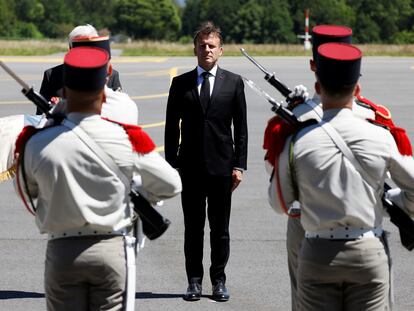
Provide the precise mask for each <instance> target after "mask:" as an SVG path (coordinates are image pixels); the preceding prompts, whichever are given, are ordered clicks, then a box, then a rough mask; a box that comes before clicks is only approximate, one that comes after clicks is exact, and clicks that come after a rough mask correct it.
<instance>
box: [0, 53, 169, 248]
mask: <svg viewBox="0 0 414 311" xmlns="http://www.w3.org/2000/svg"><path fill="white" fill-rule="evenodd" d="M0 66H1V67H2V68H3V69H4V70H5V71H6V72H7V73H8V74H9V75H10V76H11V77H12V78H13V79H14V80H16V81H17V83H19V84H20V85H21V86H22V87H23V89H22V93H23V94H24V95H25V96H26V97H27V99H29V100H30V101H31V102H32V103H34V104H35V105H36V107H38V108H39V110H40V111H42V112H43V113H44V114H45V115H46V117H47V118H54V117H55V116H54V115H52V114H51V113H50V110H51V109H52V107H53V106H52V105H51V104H50V103H49V102H48V101H47V100H46V99H45V98H44V97H43V96H42V95H41V94H39V93H38V92H36V91H34V89H33V87H29V85H28V84H27V83H26V82H24V81H23V80H22V79H20V77H18V76H17V75H16V74H15V73H14V72H13V71H12V70H11V69H10V68H9V67H8V66H7V65H6V64H5V63H4V62H3V61H1V60H0ZM58 117H59V118H60V117H61V116H58ZM130 197H131V202H132V203H133V204H134V211H135V212H136V213H137V214H138V215H139V216H140V219H141V221H142V229H143V232H144V234H145V235H146V236H147V237H148V238H149V239H150V240H154V239H156V238H158V237H160V236H161V235H162V234H163V233H164V232H165V231H166V230H167V229H168V226H169V225H170V223H171V222H170V221H169V220H168V219H167V218H164V217H163V216H162V215H161V214H160V213H158V211H157V210H156V209H155V208H154V207H153V206H152V205H151V204H150V203H149V202H148V200H146V199H145V198H144V197H143V196H142V195H140V194H139V192H137V191H133V190H131V193H130Z"/></svg>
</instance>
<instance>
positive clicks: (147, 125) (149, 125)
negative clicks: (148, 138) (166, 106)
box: [140, 121, 165, 129]
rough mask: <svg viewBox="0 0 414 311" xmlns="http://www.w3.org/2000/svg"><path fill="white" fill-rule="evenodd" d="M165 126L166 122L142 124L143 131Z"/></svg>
mask: <svg viewBox="0 0 414 311" xmlns="http://www.w3.org/2000/svg"><path fill="white" fill-rule="evenodd" d="M163 125H165V121H161V122H157V123H148V124H142V125H140V127H142V128H143V129H147V128H151V127H158V126H163Z"/></svg>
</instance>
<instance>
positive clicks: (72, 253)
mask: <svg viewBox="0 0 414 311" xmlns="http://www.w3.org/2000/svg"><path fill="white" fill-rule="evenodd" d="M125 256H126V254H125V247H124V240H123V237H122V236H90V237H82V238H78V237H75V238H64V239H56V240H49V241H48V243H47V250H46V262H45V292H46V303H47V310H49V311H61V310H62V311H63V310H68V311H69V310H71V311H74V310H76V311H92V310H111V311H114V310H122V309H123V307H124V304H125V301H124V300H125V299H124V296H125V287H126V273H127V271H126V258H125Z"/></svg>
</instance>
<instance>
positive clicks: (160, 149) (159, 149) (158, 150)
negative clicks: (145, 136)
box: [155, 146, 164, 152]
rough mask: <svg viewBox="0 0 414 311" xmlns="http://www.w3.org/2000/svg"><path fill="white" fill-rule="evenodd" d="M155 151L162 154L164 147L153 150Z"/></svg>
mask: <svg viewBox="0 0 414 311" xmlns="http://www.w3.org/2000/svg"><path fill="white" fill-rule="evenodd" d="M155 151H157V152H164V146H158V147H157V148H155Z"/></svg>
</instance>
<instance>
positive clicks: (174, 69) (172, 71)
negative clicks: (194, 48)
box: [169, 67, 178, 84]
mask: <svg viewBox="0 0 414 311" xmlns="http://www.w3.org/2000/svg"><path fill="white" fill-rule="evenodd" d="M169 73H170V84H171V82H172V79H173V78H174V77H176V76H177V75H178V67H172V68H171V69H170V72H169Z"/></svg>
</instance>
